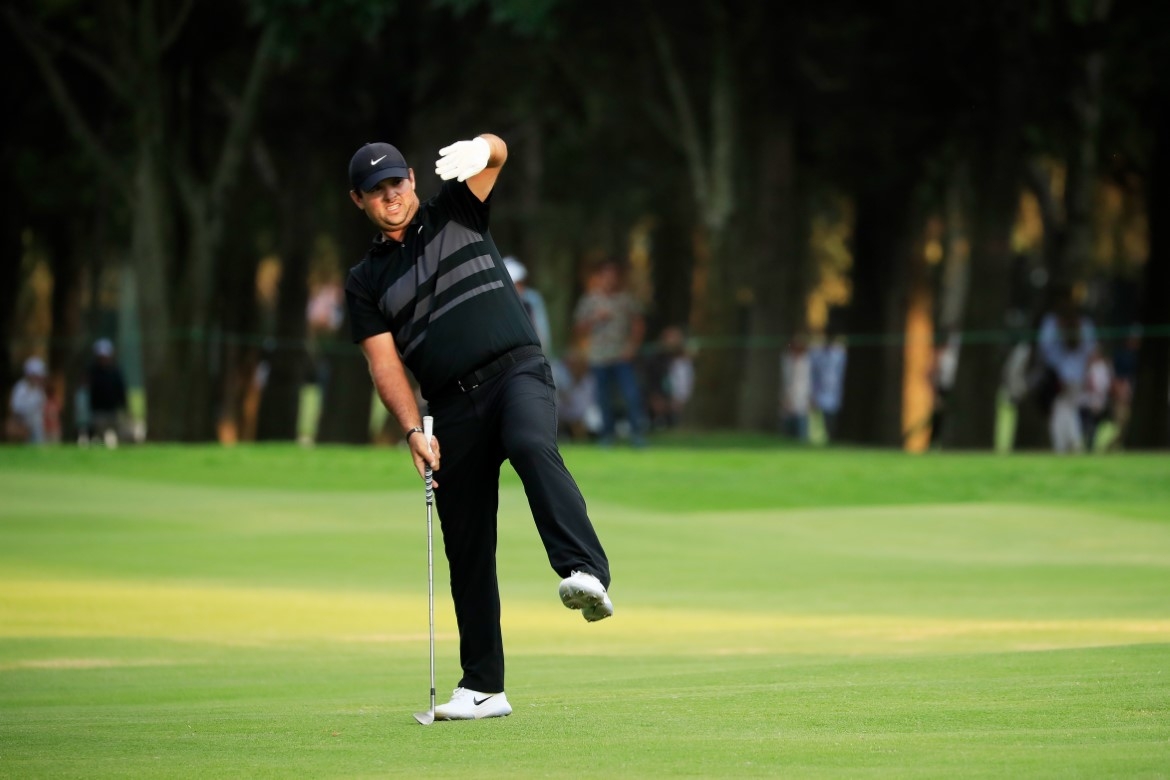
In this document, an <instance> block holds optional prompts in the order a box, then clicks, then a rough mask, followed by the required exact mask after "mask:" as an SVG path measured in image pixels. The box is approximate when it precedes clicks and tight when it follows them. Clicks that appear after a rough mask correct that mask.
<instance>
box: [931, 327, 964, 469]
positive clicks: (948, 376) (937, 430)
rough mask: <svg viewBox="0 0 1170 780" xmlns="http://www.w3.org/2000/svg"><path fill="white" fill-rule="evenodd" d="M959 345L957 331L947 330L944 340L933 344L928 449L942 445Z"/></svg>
mask: <svg viewBox="0 0 1170 780" xmlns="http://www.w3.org/2000/svg"><path fill="white" fill-rule="evenodd" d="M959 343H960V336H959V332H958V331H957V330H948V331H947V335H946V338H945V339H943V340H942V341H940V342H939V343H938V344H935V347H934V356H933V359H932V360H931V364H930V386H931V388H932V389H933V391H934V404H933V407H932V411H931V414H930V447H931V448H932V449H935V448H938V447H940V446H941V445H942V435H943V425H944V424H945V422H946V418H947V401H948V399H949V398H950V395H951V390H952V389H953V388H954V386H955V375H956V374H957V373H958V371H959Z"/></svg>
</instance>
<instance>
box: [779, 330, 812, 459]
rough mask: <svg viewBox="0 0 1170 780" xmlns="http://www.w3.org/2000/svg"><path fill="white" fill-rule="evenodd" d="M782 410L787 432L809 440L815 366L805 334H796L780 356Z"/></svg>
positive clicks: (793, 436) (783, 422)
mask: <svg viewBox="0 0 1170 780" xmlns="http://www.w3.org/2000/svg"><path fill="white" fill-rule="evenodd" d="M780 387H781V389H780V413H781V425H782V426H783V433H784V435H785V436H788V437H790V438H793V439H796V440H797V441H808V413H809V409H810V408H811V406H812V369H811V364H810V362H809V356H808V347H807V345H806V344H805V340H804V336H803V335H797V336H793V338H792V340H791V341H789V342H788V349H786V350H785V351H784V354H783V355H782V356H781V357H780Z"/></svg>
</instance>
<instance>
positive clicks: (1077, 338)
mask: <svg viewBox="0 0 1170 780" xmlns="http://www.w3.org/2000/svg"><path fill="white" fill-rule="evenodd" d="M1096 345H1097V331H1096V328H1094V326H1093V322H1092V320H1090V319H1089V318H1088V317H1086V316H1084V315H1081V314H1080V313H1079V312H1078V311H1077V306H1076V303H1075V301H1074V300H1073V298H1072V295H1071V291H1067V290H1066V291H1063V292H1061V293H1058V296H1057V298H1056V304H1055V306H1054V307H1053V309H1052V311H1050V312H1049V313H1048V314H1046V315H1045V316H1044V319H1043V320H1041V322H1040V334H1039V337H1038V340H1037V347H1038V349H1039V350H1040V356H1041V359H1042V360H1043V361H1044V365H1045V366H1046V367H1047V368H1048V369H1049V380H1048V381H1049V383H1053V382H1054V383H1055V384H1054V385H1053V388H1052V389H1053V390H1054V391H1055V394H1054V396H1053V399H1052V408H1051V412H1050V414H1049V419H1048V427H1049V433H1050V435H1051V437H1052V448H1053V450H1055V451H1056V452H1081V451H1082V450H1083V449H1084V443H1085V435H1084V430H1083V429H1082V427H1081V417H1080V413H1079V407H1080V399H1081V392H1082V390H1083V389H1084V384H1085V378H1086V375H1087V372H1088V367H1089V356H1090V355H1091V354H1092V353H1093V350H1094V348H1095V347H1096ZM1050 392H1051V391H1050Z"/></svg>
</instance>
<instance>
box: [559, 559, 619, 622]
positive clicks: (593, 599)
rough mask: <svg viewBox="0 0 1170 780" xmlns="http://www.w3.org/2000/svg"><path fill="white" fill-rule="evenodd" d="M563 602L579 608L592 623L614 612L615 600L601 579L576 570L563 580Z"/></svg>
mask: <svg viewBox="0 0 1170 780" xmlns="http://www.w3.org/2000/svg"><path fill="white" fill-rule="evenodd" d="M560 594H561V602H562V603H563V604H564V605H565V606H566V607H568V608H569V609H579V610H581V614H582V615H584V616H585V619H586V620H588V621H589V622H590V623H592V622H594V621H597V620H604V619H605V618H607V617H609V616H610V615H612V614H613V602H612V601H610V600H609V594H607V593H606V592H605V586H604V585H602V584H601V580H599V579H597V578H596V577H594V576H593V575H592V574H587V573H586V572H583V571H575V572H573V573H572V574H570V575H569V576H568V577H565V578H564V579H563V580H561V587H560Z"/></svg>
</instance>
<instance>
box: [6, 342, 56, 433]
mask: <svg viewBox="0 0 1170 780" xmlns="http://www.w3.org/2000/svg"><path fill="white" fill-rule="evenodd" d="M47 375H48V372H47V371H46V370H45V361H44V360H42V359H40V358H39V357H30V358H29V359H28V360H26V361H24V376H23V377H21V378H20V381H18V382H17V383H16V384H15V385H14V386H13V388H12V396H11V398H10V399H9V402H8V410H9V412H11V418H10V423H9V433H10V436H11V437H12V438H15V439H17V440H18V441H24V442H26V443H28V444H43V443H44V442H45V403H46V402H47V400H48V399H47V397H46V395H45V378H46V376H47Z"/></svg>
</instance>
